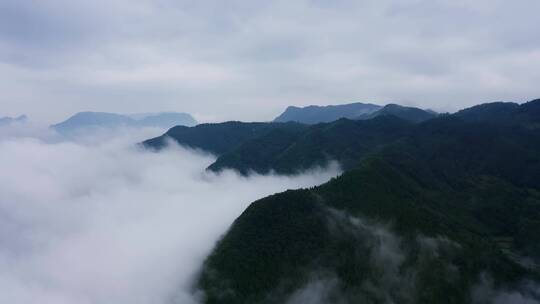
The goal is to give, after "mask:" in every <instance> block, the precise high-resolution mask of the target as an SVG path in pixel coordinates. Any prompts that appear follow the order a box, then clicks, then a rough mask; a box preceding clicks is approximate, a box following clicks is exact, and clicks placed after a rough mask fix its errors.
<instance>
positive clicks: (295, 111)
mask: <svg viewBox="0 0 540 304" xmlns="http://www.w3.org/2000/svg"><path fill="white" fill-rule="evenodd" d="M379 109H381V106H378V105H375V104H370V103H361V102H356V103H350V104H343V105H330V106H307V107H303V108H299V107H294V106H290V107H288V108H287V109H286V110H285V112H283V113H282V114H281V115H279V116H278V117H277V118H276V119H274V122H289V121H295V122H300V123H305V124H316V123H321V122H332V121H335V120H338V119H340V118H349V119H354V118H356V117H359V116H362V115H368V114H371V113H373V112H375V111H377V110H379Z"/></svg>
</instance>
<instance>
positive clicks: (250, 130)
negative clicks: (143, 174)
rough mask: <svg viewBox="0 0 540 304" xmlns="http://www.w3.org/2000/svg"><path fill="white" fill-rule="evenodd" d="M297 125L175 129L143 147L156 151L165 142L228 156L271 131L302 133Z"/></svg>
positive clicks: (239, 124) (237, 124)
mask: <svg viewBox="0 0 540 304" xmlns="http://www.w3.org/2000/svg"><path fill="white" fill-rule="evenodd" d="M304 128H306V126H304V125H302V124H299V123H292V122H290V123H264V122H252V123H246V122H239V121H229V122H224V123H215V124H200V125H197V126H195V127H184V126H176V127H174V128H172V129H170V130H169V131H167V133H165V134H163V135H162V136H159V137H156V138H152V139H149V140H146V141H144V142H143V143H142V144H143V146H144V147H147V148H151V149H156V150H159V149H161V148H163V147H164V146H165V145H166V144H167V141H168V140H171V141H175V142H176V143H178V144H180V145H184V146H187V147H190V148H195V149H202V150H205V151H208V152H211V153H213V154H216V155H221V154H223V153H226V152H229V151H231V150H233V149H234V148H236V147H238V146H239V145H240V144H242V143H244V142H245V141H247V140H250V139H254V138H257V137H260V136H263V135H265V134H267V133H269V132H271V131H272V130H278V129H280V130H284V131H285V132H287V130H290V131H291V132H295V131H296V130H303V129H304Z"/></svg>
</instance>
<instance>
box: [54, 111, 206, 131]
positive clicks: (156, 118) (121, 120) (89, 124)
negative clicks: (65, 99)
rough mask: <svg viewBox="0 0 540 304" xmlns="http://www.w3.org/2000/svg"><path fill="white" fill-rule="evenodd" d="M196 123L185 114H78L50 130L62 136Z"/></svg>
mask: <svg viewBox="0 0 540 304" xmlns="http://www.w3.org/2000/svg"><path fill="white" fill-rule="evenodd" d="M196 124H197V121H196V120H195V119H194V118H193V117H192V116H191V115H190V114H187V113H174V112H166V113H156V114H134V115H122V114H115V113H104V112H80V113H77V114H75V115H73V116H72V117H70V118H68V119H67V120H66V121H64V122H61V123H59V124H55V125H52V126H51V128H53V129H55V130H56V131H57V132H59V133H62V134H69V133H73V132H79V131H84V130H91V129H101V128H118V127H138V128H140V127H155V128H163V129H168V128H172V127H174V126H178V125H182V126H194V125H196Z"/></svg>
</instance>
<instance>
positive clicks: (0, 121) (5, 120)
mask: <svg viewBox="0 0 540 304" xmlns="http://www.w3.org/2000/svg"><path fill="white" fill-rule="evenodd" d="M27 119H28V118H27V117H26V115H21V116H18V117H15V118H14V117H8V116H6V117H0V127H3V126H7V125H10V124H12V123H15V122H19V123H22V122H26V120H27Z"/></svg>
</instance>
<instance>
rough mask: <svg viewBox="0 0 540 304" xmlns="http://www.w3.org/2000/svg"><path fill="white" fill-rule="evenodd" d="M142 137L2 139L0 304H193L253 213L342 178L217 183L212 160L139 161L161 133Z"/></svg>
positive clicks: (151, 156)
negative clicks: (195, 281) (278, 197)
mask: <svg viewBox="0 0 540 304" xmlns="http://www.w3.org/2000/svg"><path fill="white" fill-rule="evenodd" d="M137 132H142V133H139V134H138V135H135V136H134V135H133V134H132V133H131V132H130V131H129V130H123V131H122V132H116V133H115V135H114V136H111V135H110V134H109V135H108V136H105V137H104V136H102V135H103V134H101V135H100V136H88V137H85V138H84V139H83V140H80V141H65V140H62V139H59V138H58V137H56V135H54V134H50V133H48V132H47V131H39V132H29V131H21V130H20V128H19V129H17V130H16V132H11V131H10V130H6V129H4V130H0V168H1V169H0V302H1V303H11V304H17V303H21V304H28V303H42V304H45V303H54V304H59V303H69V304H80V303H116V304H122V303H129V304H139V303H140V304H146V303H152V304H156V303H157V304H159V303H169V302H170V301H173V302H177V303H190V302H193V300H192V298H191V295H190V287H191V283H192V277H193V275H194V274H195V273H196V272H197V270H198V269H199V267H200V265H201V263H202V261H203V260H204V258H205V256H206V255H207V253H208V252H209V251H210V250H211V249H212V247H213V245H214V244H215V242H216V241H217V240H218V239H219V237H220V236H221V235H222V234H223V233H225V232H226V229H227V227H228V226H229V225H230V224H231V223H232V221H233V220H234V219H235V218H236V217H237V216H238V215H240V213H241V212H242V211H243V210H244V209H245V208H246V207H247V205H248V204H249V203H250V202H252V201H254V200H256V199H258V198H261V197H264V196H267V195H269V194H273V193H276V192H281V191H284V190H286V189H290V188H300V187H307V186H313V185H317V184H320V183H323V182H325V181H327V180H328V179H330V178H331V177H333V176H336V175H337V174H338V173H339V169H338V168H337V167H336V166H333V167H331V168H328V169H325V170H313V171H311V172H306V173H304V174H301V175H298V176H294V177H284V176H275V175H269V176H259V175H253V176H250V177H248V178H246V177H241V176H239V175H237V174H236V173H234V172H231V171H225V172H223V173H222V174H219V175H216V174H213V173H208V172H205V171H204V169H205V168H206V167H207V166H208V165H209V164H210V163H212V161H213V160H214V157H213V156H211V155H207V154H204V153H201V152H198V151H192V150H188V149H184V148H181V147H178V146H171V147H170V148H168V149H166V150H164V151H163V152H161V153H153V152H148V151H144V150H142V149H140V148H137V147H136V146H134V143H136V142H137V141H139V140H142V139H144V138H148V137H149V136H148V135H150V133H152V132H155V130H151V131H148V132H146V133H145V131H141V130H139V131H137ZM147 133H148V134H147ZM154 135H155V134H154Z"/></svg>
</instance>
